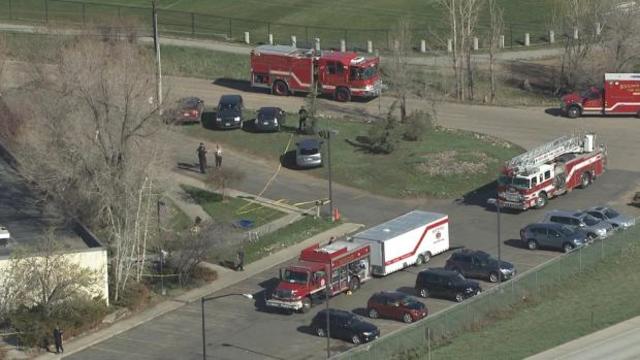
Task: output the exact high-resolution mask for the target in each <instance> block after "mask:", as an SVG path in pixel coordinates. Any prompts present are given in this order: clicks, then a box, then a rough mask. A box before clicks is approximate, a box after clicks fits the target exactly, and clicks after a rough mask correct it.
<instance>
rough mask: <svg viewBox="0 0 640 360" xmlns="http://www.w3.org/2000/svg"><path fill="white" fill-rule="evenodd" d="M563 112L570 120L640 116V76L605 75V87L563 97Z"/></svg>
mask: <svg viewBox="0 0 640 360" xmlns="http://www.w3.org/2000/svg"><path fill="white" fill-rule="evenodd" d="M561 106H562V110H563V111H564V112H565V114H566V115H567V116H568V117H570V118H577V117H578V116H581V115H629V114H633V115H637V116H640V74H605V75H604V87H595V86H594V87H592V88H590V89H589V90H586V91H584V92H582V93H573V94H569V95H565V96H563V97H562V104H561Z"/></svg>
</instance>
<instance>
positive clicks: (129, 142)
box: [15, 36, 163, 301]
mask: <svg viewBox="0 0 640 360" xmlns="http://www.w3.org/2000/svg"><path fill="white" fill-rule="evenodd" d="M50 70H51V71H50V75H49V76H47V77H46V78H44V79H42V83H41V84H40V85H41V86H40V87H39V89H38V90H34V91H33V92H32V93H31V96H32V99H33V101H32V104H33V106H34V107H35V110H34V114H33V116H32V117H30V118H29V119H28V124H27V127H28V131H23V132H22V136H21V138H20V144H19V146H17V148H16V151H15V152H16V154H17V155H18V158H19V159H18V160H19V162H20V163H21V171H22V173H23V174H24V175H25V176H26V177H28V178H30V179H31V180H33V183H34V184H37V186H38V187H39V188H40V190H42V191H43V192H44V193H46V194H47V196H48V197H49V199H50V200H52V201H54V202H55V203H56V204H57V205H58V207H59V208H60V209H62V210H63V211H64V213H65V215H67V216H69V217H74V218H78V219H80V220H82V221H84V222H85V223H87V224H88V225H90V226H92V227H95V228H98V229H100V232H101V233H104V234H105V236H106V240H107V242H108V244H109V246H110V249H111V253H112V256H111V261H112V264H111V271H112V273H111V279H112V280H113V284H114V286H113V294H114V300H116V301H117V300H118V299H119V297H120V295H121V293H122V291H123V289H124V288H125V287H126V285H127V282H128V281H130V280H132V279H133V280H139V279H140V276H141V274H142V269H143V268H144V262H145V252H146V243H147V239H148V237H149V231H148V230H149V226H150V222H151V220H152V219H153V211H152V204H154V203H155V200H156V197H157V194H156V193H157V191H156V189H157V188H158V185H159V184H158V181H157V179H158V175H157V170H158V169H157V168H156V166H155V165H156V164H157V163H158V161H159V159H161V158H162V156H163V152H162V150H161V145H160V144H161V141H157V139H159V138H160V132H161V129H163V124H162V121H161V120H160V119H159V117H158V116H157V107H156V105H155V102H154V100H153V97H154V95H155V91H154V88H155V87H154V81H155V75H154V67H153V61H152V60H151V58H150V56H149V54H148V52H147V51H146V50H145V49H143V48H139V47H137V46H136V45H135V44H131V43H129V42H127V41H118V40H114V41H109V42H105V41H99V40H96V39H95V38H92V37H82V36H80V37H78V38H77V39H76V40H75V41H74V42H72V43H71V44H70V45H68V46H67V47H65V48H64V49H62V50H61V54H60V56H59V61H58V63H56V64H55V66H54V67H53V68H52V69H50Z"/></svg>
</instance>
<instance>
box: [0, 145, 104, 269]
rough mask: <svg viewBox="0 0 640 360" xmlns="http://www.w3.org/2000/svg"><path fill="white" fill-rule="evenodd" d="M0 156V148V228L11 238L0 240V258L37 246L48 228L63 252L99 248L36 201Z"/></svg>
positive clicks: (51, 210)
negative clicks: (52, 232)
mask: <svg viewBox="0 0 640 360" xmlns="http://www.w3.org/2000/svg"><path fill="white" fill-rule="evenodd" d="M2 155H3V154H2V149H1V147H0V226H2V227H5V228H6V229H7V231H9V233H10V235H11V237H10V238H9V239H0V258H6V257H8V256H9V255H11V253H12V251H13V249H15V248H16V247H17V246H20V245H25V246H35V245H37V244H38V242H39V241H42V240H43V235H44V233H45V232H46V231H47V230H48V229H50V228H55V229H56V231H55V235H56V241H57V242H58V243H59V244H60V246H61V247H62V249H64V250H66V251H69V252H75V251H82V250H87V249H90V248H101V245H100V244H96V243H93V242H92V241H91V240H87V241H85V240H84V239H83V237H81V236H80V235H79V234H78V233H76V231H74V228H73V226H72V225H71V224H70V222H69V221H65V219H64V217H63V216H62V215H61V214H60V213H59V212H57V211H56V210H53V209H50V208H51V207H50V206H45V205H46V204H44V203H43V202H42V201H41V200H40V199H38V198H37V197H35V196H34V193H33V191H32V190H31V189H30V188H29V187H28V186H27V185H26V184H25V182H24V179H23V178H22V177H21V176H20V175H18V173H16V171H15V170H14V169H13V168H12V167H11V166H10V165H9V164H8V163H7V162H6V160H5V158H3V156H2Z"/></svg>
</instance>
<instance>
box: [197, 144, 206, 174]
mask: <svg viewBox="0 0 640 360" xmlns="http://www.w3.org/2000/svg"><path fill="white" fill-rule="evenodd" d="M196 153H198V163H199V164H200V172H201V173H202V174H204V173H205V172H206V169H207V148H206V147H204V143H200V146H198V149H197V150H196Z"/></svg>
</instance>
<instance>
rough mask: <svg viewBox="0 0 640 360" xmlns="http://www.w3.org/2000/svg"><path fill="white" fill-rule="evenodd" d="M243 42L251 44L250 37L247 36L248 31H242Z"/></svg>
mask: <svg viewBox="0 0 640 360" xmlns="http://www.w3.org/2000/svg"><path fill="white" fill-rule="evenodd" d="M244 43H245V44H251V39H250V38H249V32H248V31H245V32H244Z"/></svg>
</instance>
